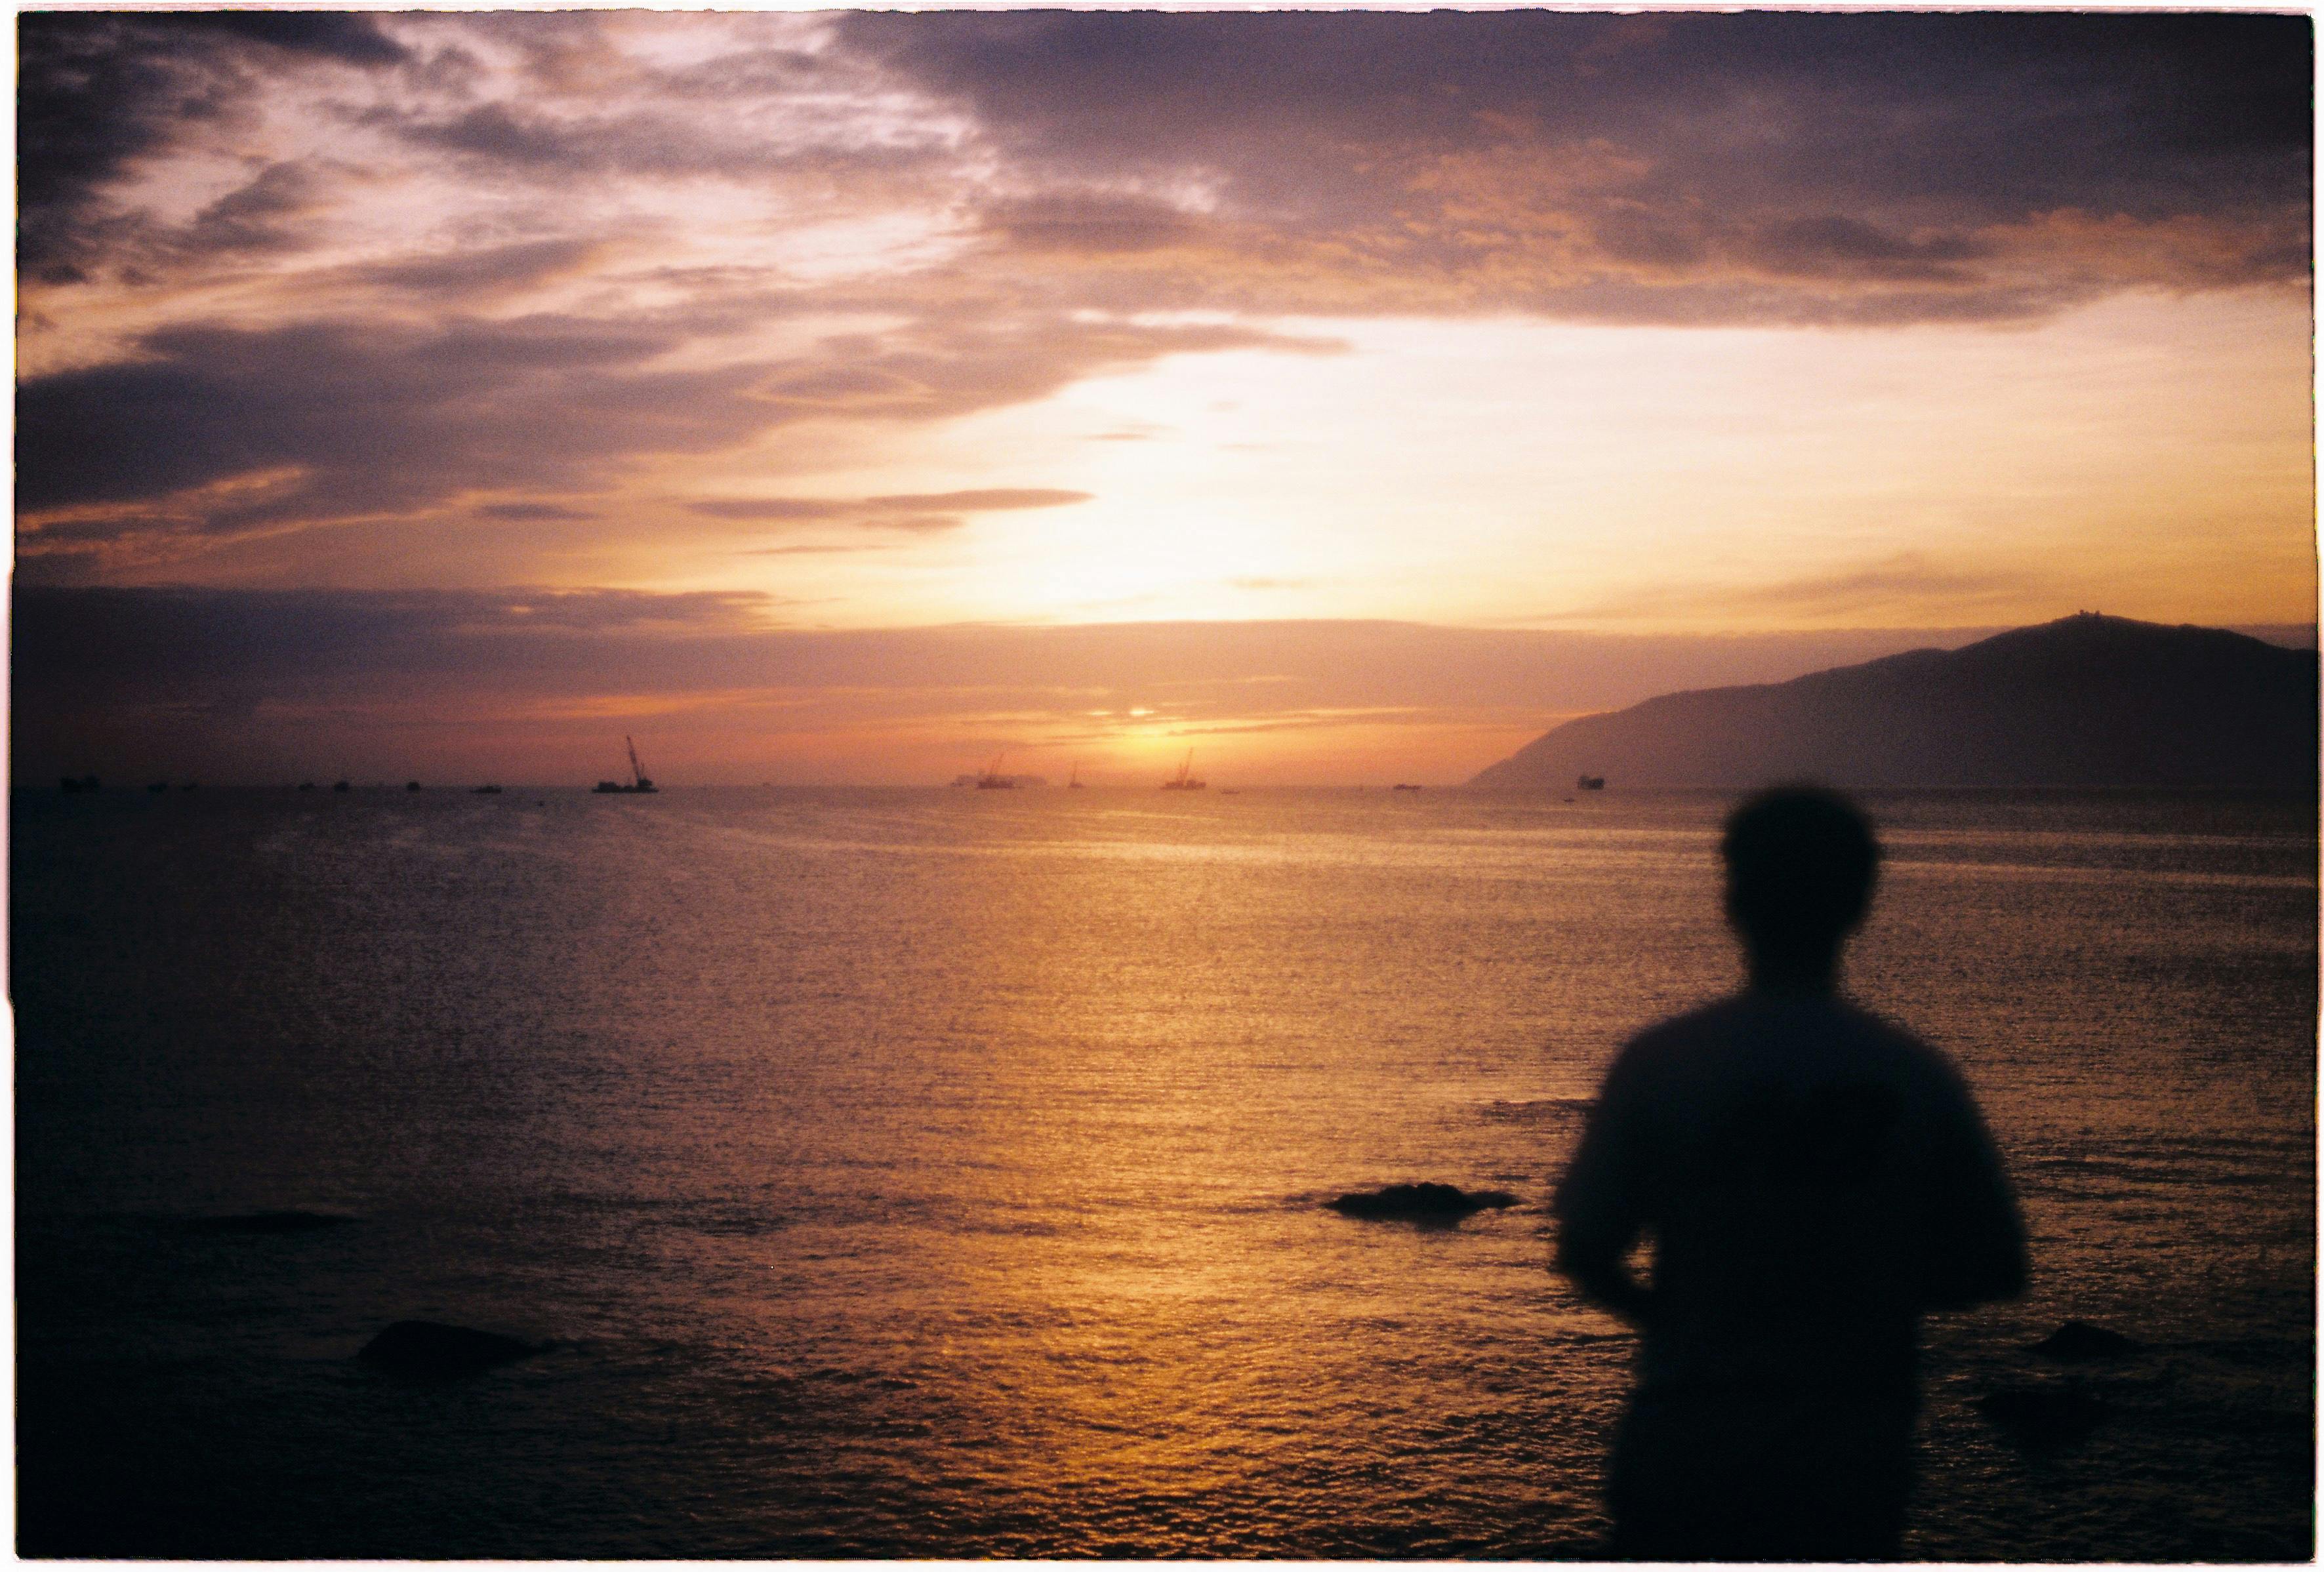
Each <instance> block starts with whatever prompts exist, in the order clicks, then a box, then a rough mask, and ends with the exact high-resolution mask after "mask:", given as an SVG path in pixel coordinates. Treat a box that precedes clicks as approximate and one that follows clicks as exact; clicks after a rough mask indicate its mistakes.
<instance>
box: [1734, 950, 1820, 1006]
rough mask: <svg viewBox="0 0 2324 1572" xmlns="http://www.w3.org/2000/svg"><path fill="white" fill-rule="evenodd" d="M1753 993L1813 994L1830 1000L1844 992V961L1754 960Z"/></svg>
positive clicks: (1751, 970)
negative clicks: (1842, 967) (1842, 968)
mask: <svg viewBox="0 0 2324 1572" xmlns="http://www.w3.org/2000/svg"><path fill="white" fill-rule="evenodd" d="M1747 970H1748V978H1749V983H1750V988H1751V991H1752V992H1753V993H1782V994H1811V995H1814V996H1816V997H1831V995H1833V994H1836V993H1838V992H1839V991H1840V957H1838V956H1836V955H1835V956H1833V957H1831V959H1830V960H1815V961H1790V960H1786V961H1770V960H1766V959H1764V958H1754V959H1753V960H1752V961H1750V962H1749V965H1748V969H1747Z"/></svg>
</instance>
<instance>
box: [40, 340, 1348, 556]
mask: <svg viewBox="0 0 2324 1572" xmlns="http://www.w3.org/2000/svg"><path fill="white" fill-rule="evenodd" d="M687 342H688V336H687V330H686V327H685V326H684V325H683V324H682V323H672V324H665V325H657V324H655V323H653V322H651V321H644V322H602V321H597V320H594V319H589V318H583V317H562V316H549V315H539V316H533V317H518V318H512V319H503V320H491V321H485V320H466V319H463V320H455V321H454V322H453V323H451V324H450V325H447V326H444V327H441V328H438V329H420V328H411V327H406V326H381V325H369V324H364V323H360V322H349V321H322V322H305V323H298V324H294V325H291V326H283V327H280V328H272V329H263V330H251V329H242V328H228V327H223V326H185V327H175V328H170V329H166V330H163V331H161V332H157V333H153V334H151V335H148V336H146V337H144V338H143V340H141V341H140V342H139V345H138V346H137V347H138V350H139V354H138V355H137V357H136V358H135V359H133V360H127V361H121V362H115V363H110V364H104V365H97V366H92V367H87V368H82V369H77V370H73V371H69V372H57V373H54V374H51V375H49V376H44V377H35V378H32V379H28V380H26V381H24V382H21V383H19V385H18V389H17V426H16V458H17V505H18V507H19V509H20V510H22V516H21V517H20V520H19V538H18V550H19V553H20V556H23V557H25V558H27V559H28V565H32V564H36V563H37V559H39V558H40V557H42V556H43V555H53V554H58V553H64V554H74V553H81V552H87V551H90V550H97V549H102V548H105V547H109V546H115V545H124V544H125V545H129V546H133V547H134V546H139V545H143V546H148V547H150V546H153V545H155V544H167V543H168V542H170V541H171V540H183V539H184V538H189V537H202V536H208V537H212V538H217V537H225V536H232V535H236V534H241V533H246V532H249V531H253V530H257V529H272V528H277V527H281V525H283V524H285V523H288V522H298V521H308V522H311V521H317V520H326V519H335V518H347V517H354V516H358V515H364V514H370V513H377V512H383V511H396V510H415V509H419V508H422V507H427V506H431V505H434V504H437V503H440V502H443V501H447V500H450V499H452V498H454V497H456V496H457V495H459V494H461V493H463V492H471V491H492V492H506V491H510V490H517V489H523V488H528V487H530V488H541V489H549V490H553V491H556V492H572V491H574V490H576V489H580V488H585V487H586V486H588V485H590V484H593V483H607V482H609V481H610V480H611V479H613V478H614V477H615V476H616V475H617V474H618V473H619V471H620V469H621V466H622V465H623V464H627V463H631V462H633V461H637V460H640V459H642V458H647V457H651V456H655V455H673V454H693V453H705V452H709V451H714V450H716V449H721V448H725V447H730V446H733V445H735V444H736V443H739V442H741V441H742V440H743V439H745V438H746V437H751V436H753V435H756V434H758V433H761V432H763V431H765V430H768V429H770V428H771V427H777V426H779V425H782V424H785V423H787V422H792V421H798V420H805V419H810V418H818V417H829V416H835V415H836V416H844V417H849V418H894V419H906V420H911V419H931V418H940V417H944V416H948V415H956V414H964V413H967V412H970V411H973V410H975V409H985V408H990V407H992V406H994V405H997V404H1005V403H1011V402H1016V401H1019V400H1025V399H1029V398H1035V397H1038V396H1040V395H1041V394H1043V393H1046V392H1048V391H1054V390H1055V389H1056V388H1058V387H1061V386H1063V385H1064V384H1065V383H1066V382H1070V381H1072V380H1073V379H1074V378H1075V377H1078V376H1083V375H1086V374H1089V373H1090V372H1092V371H1093V370H1097V369H1101V368H1112V367H1122V366H1130V365H1136V364H1139V363H1144V362H1147V361H1150V360H1152V359H1155V358H1157V357H1158V356H1161V355H1166V354H1179V353H1185V352H1190V351H1203V350H1212V349H1219V348H1231V347H1278V348H1285V349H1288V350H1292V351H1296V352H1303V353H1327V352H1329V351H1331V350H1332V349H1333V348H1334V347H1335V346H1334V345H1332V344H1331V343H1330V342H1328V341H1320V340H1314V339H1303V338H1286V337H1282V336H1276V335H1269V334H1265V333H1259V332H1254V331H1251V330H1248V329H1242V328H1236V327H1225V326H1217V327H1213V326H1186V327H1171V326H1153V327H1138V326H1127V325H1119V324H1093V323H1082V322H1073V321H1056V320H1051V321H1046V322H1045V321H1038V320H1026V319H1021V318H1020V319H1017V320H1014V321H1012V322H1010V323H1009V324H1007V325H1005V326H997V325H994V324H991V323H988V322H976V323H971V324H967V325H962V326H935V327H929V328H924V329H921V330H918V331H905V332H902V333H900V334H899V336H894V337H891V338H885V339H879V340H871V339H864V338H862V337H860V336H850V337H848V338H846V339H844V340H841V341H838V342H835V343H834V344H831V345H825V347H824V348H823V349H821V350H819V351H816V352H813V353H810V354H808V355H807V356H806V357H804V358H801V359H795V360H792V361H788V362H783V363H746V364H740V365H728V366H719V367H715V368H709V369H693V370H669V369H661V368H660V367H659V365H658V363H659V361H660V360H661V359H662V357H664V356H665V355H667V354H669V353H670V352H671V351H673V350H675V349H678V348H679V347H680V346H682V345H685V344H686V343H687ZM1064 500H1066V496H1065V494H1061V493H1052V492H1021V491H983V492H950V493H936V494H934V495H932V496H931V497H929V498H927V499H925V500H923V499H916V498H912V497H887V498H874V499H870V500H869V501H870V503H871V504H877V505H878V507H879V508H880V509H881V510H883V512H884V517H883V518H882V519H881V522H882V523H883V525H884V526H885V527H887V528H890V529H900V530H921V531H927V530H933V529H946V528H949V527H951V525H952V524H953V523H954V521H955V519H956V515H957V514H958V513H959V512H961V511H963V510H976V509H978V508H990V507H999V506H1016V507H1026V506H1039V505H1054V504H1055V503H1056V502H1061V501H1064ZM1072 500H1078V494H1073V496H1072ZM779 505H780V503H779V500H778V507H779ZM745 506H746V508H752V509H755V508H763V507H764V506H765V504H764V503H759V502H752V503H747V504H745ZM931 509H933V510H934V511H931ZM701 511H705V512H707V513H710V514H712V515H713V516H717V515H718V513H719V510H718V509H716V508H708V509H704V510H701ZM726 516H729V517H732V516H733V515H732V513H731V512H730V513H728V514H727V515H726ZM759 516H761V517H763V516H764V515H763V514H761V515H759ZM503 517H506V515H503ZM36 571H37V570H36Z"/></svg>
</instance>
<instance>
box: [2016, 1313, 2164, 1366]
mask: <svg viewBox="0 0 2324 1572" xmlns="http://www.w3.org/2000/svg"><path fill="white" fill-rule="evenodd" d="M2033 1352H2035V1353H2036V1354H2039V1355H2041V1356H2043V1358H2045V1359H2063V1360H2068V1361H2070V1362H2079V1361H2081V1360H2085V1359H2120V1358H2124V1357H2126V1356H2128V1355H2132V1354H2135V1353H2136V1352H2138V1344H2137V1342H2136V1341H2135V1340H2134V1339H2132V1338H2126V1337H2124V1336H2123V1335H2122V1334H2121V1333H2120V1332H2110V1331H2108V1330H2107V1328H2104V1327H2100V1326H2093V1325H2092V1324H2091V1323H2089V1321H2068V1322H2067V1323H2066V1324H2065V1325H2064V1326H2061V1327H2060V1328H2058V1329H2057V1330H2056V1331H2054V1332H2052V1333H2051V1334H2050V1335H2049V1336H2048V1337H2046V1338H2043V1339H2042V1340H2041V1341H2040V1342H2038V1343H2036V1344H2034V1345H2033Z"/></svg>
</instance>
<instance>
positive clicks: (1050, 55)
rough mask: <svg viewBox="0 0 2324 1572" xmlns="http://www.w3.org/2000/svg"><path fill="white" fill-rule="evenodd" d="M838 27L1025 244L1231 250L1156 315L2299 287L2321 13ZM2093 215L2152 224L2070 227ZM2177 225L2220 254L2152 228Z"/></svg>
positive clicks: (1666, 314)
mask: <svg viewBox="0 0 2324 1572" xmlns="http://www.w3.org/2000/svg"><path fill="white" fill-rule="evenodd" d="M842 28H843V32H844V37H845V38H846V39H847V40H848V41H849V42H850V43H851V45H852V46H853V47H854V48H856V49H858V50H860V51H863V52H864V53H866V54H868V55H871V56H872V57H874V58H877V59H879V60H881V61H882V62H883V63H885V64H886V65H887V66H889V67H890V69H894V70H896V71H898V72H899V73H900V74H903V75H905V76H907V77H909V78H913V79H915V80H918V81H919V82H920V83H922V84H923V85H924V86H925V87H927V88H928V89H929V90H930V91H932V92H935V93H936V94H938V95H940V96H942V97H947V98H949V99H951V100H953V101H954V102H956V103H959V104H961V105H963V106H965V107H966V109H967V110H968V111H969V112H970V113H971V114H973V116H974V117H975V118H976V120H977V122H978V124H980V125H981V126H982V128H983V130H984V132H985V133H986V134H987V135H988V136H990V137H991V138H992V139H993V141H994V142H996V143H998V144H999V145H1000V146H1001V148H1003V149H1005V150H1006V151H1007V153H1008V155H1009V156H1010V159H1011V160H1012V161H1013V162H1014V164H1015V166H1016V167H1017V168H1018V169H1019V170H1020V172H1021V178H1022V179H1040V180H1045V181H1046V182H1047V184H1048V186H1049V187H1050V191H1049V192H1048V193H1047V194H1036V195H1033V196H1030V197H1026V196H1013V197H1010V198H1004V199H1002V200H1001V201H999V202H997V203H995V204H994V205H993V206H992V207H991V208H990V210H989V211H988V214H987V216H986V224H987V227H988V229H989V230H990V231H991V233H992V234H994V235H995V236H996V237H997V238H998V239H999V240H1000V241H1001V243H1002V244H1005V245H1007V246H1009V247H1010V248H1013V249H1014V250H1016V251H1018V252H1019V253H1023V254H1025V255H1026V256H1027V257H1028V259H1029V258H1033V257H1037V256H1040V255H1045V254H1054V253H1058V252H1060V251H1074V252H1082V253H1107V252H1115V253H1119V252H1133V253H1134V252H1144V251H1150V250H1154V249H1157V248H1161V247H1165V246H1171V245H1177V246H1187V245H1194V246H1196V247H1200V248H1204V249H1207V250H1208V252H1209V253H1211V254H1210V255H1209V256H1207V257H1205V258H1203V259H1202V261H1201V262H1198V263H1194V264H1190V265H1187V266H1185V267H1182V268H1177V269H1167V268H1157V269H1156V270H1154V271H1152V272H1151V273H1150V274H1148V275H1145V276H1141V277H1140V278H1139V280H1138V281H1137V283H1138V288H1139V289H1140V290H1144V291H1145V292H1146V293H1147V294H1148V297H1149V298H1151V299H1160V298H1175V299H1178V300H1181V301H1184V302H1188V303H1203V304H1214V305H1231V304H1235V303H1237V302H1238V301H1240V302H1242V303H1247V304H1250V305H1252V306H1254V307H1259V308H1266V307H1273V308H1280V309H1299V308H1301V307H1300V304H1299V302H1300V300H1301V299H1302V298H1303V297H1304V298H1305V299H1310V300H1315V301H1323V302H1328V303H1333V304H1337V305H1341V306H1343V307H1352V308H1364V307H1365V306H1367V305H1368V304H1369V308H1374V309H1390V310H1392V309H1398V308H1427V307H1428V304H1429V303H1430V302H1432V301H1433V302H1434V308H1438V309H1458V308H1463V307H1464V306H1465V307H1468V308H1527V309H1542V310H1549V311H1554V312H1561V313H1570V314H1573V315H1579V316H1582V317H1595V318H1600V319H1606V318H1612V319H1622V318H1628V319H1634V320H1654V321H1670V320H1675V321H1699V320H1712V319H1720V318H1722V317H1724V318H1727V319H1738V320H1755V319H1760V320H1777V321H1799V320H1816V319H1826V320H1834V321H1849V320H1854V321H1888V320H1911V319H1915V318H1935V319H1941V320H1945V319H1961V318H1975V317H1994V318H1999V317H2017V316H2024V315H2028V314H2032V313H2035V312H2040V311H2044V310H2049V309H2054V308H2056V307H2058V306H2060V305H2062V304H2066V303H2070V302H2071V301H2072V300H2075V299H2086V298H2089V296H2090V295H2092V294H2094V293H2098V292H2101V291H2103V290H2106V289H2108V288H2119V287H2123V286H2124V285H2126V284H2135V283H2142V282H2144V283H2159V284H2163V285H2166V286H2171V287H2211V286H2216V285H2220V284H2232V283H2238V282H2259V281H2280V280H2297V279H2299V278H2300V277H2301V276H2302V275H2303V274H2304V271H2305V268H2306V251H2307V245H2306V234H2307V219H2306V212H2307V193H2308V188H2309V173H2308V171H2309V155H2310V118H2309V108H2308V83H2309V76H2310V69H2309V61H2310V26H2309V23H2308V22H2307V21H2306V19H2304V18H2301V17H2271V16H2258V15H2207V16H2162V15H2116V16H2099V15H2073V14H2048V15H2036V14H2017V15H2007V14H2002V15H1996V14H1859V15H1833V14H1728V15H1721V14H1682V15H1661V16H1648V17H1609V16H1583V15H1572V14H1557V13H1549V12H1523V11H1520V12H1500V13H1483V14H1443V13H1436V14H1351V13H1330V14H1263V15H1233V16H1219V15H1201V14H1157V13H1138V14H1130V13H1086V12H1064V11H1058V12H1044V13H1033V14H1019V13H1010V14H991V13H966V12H956V13H947V14H935V15H909V16H907V15H899V14H850V15H848V16H846V17H845V18H844V21H843V23H842ZM1189 180H1194V181H1197V182H1199V183H1203V184H1206V185H1208V186H1209V187H1210V188H1212V191H1213V198H1212V200H1211V201H1210V202H1209V203H1208V204H1206V205H1205V206H1204V207H1203V211H1201V212H1199V213H1196V212H1193V211H1183V212H1174V211H1173V210H1172V209H1171V208H1170V207H1168V206H1167V205H1166V204H1160V203H1157V200H1156V199H1155V198H1154V197H1153V196H1152V195H1151V193H1152V192H1154V191H1157V190H1160V189H1167V188H1170V187H1171V186H1172V185H1173V184H1174V183H1176V184H1179V185H1183V184H1185V183H1186V182H1187V181H1189ZM1125 186H1126V187H1129V188H1134V190H1138V189H1142V191H1143V192H1144V193H1146V194H1130V195H1125V194H1123V192H1122V190H1121V189H1120V188H1124V187H1125ZM1109 187H1111V188H1116V189H1115V191H1114V194H1112V195H1111V196H1107V195H1103V194H1102V193H1103V192H1104V190H1105V189H1106V188H1109ZM1059 192H1063V193H1065V194H1063V195H1060V194H1057V193H1059ZM1076 193H1079V194H1076ZM1093 193H1097V194H1093ZM2069 213H2070V214H2077V215H2082V216H2086V217H2087V218H2088V219H2090V220H2092V221H2097V220H2108V219H2115V220H2127V221H2129V224H2130V225H2131V226H2132V227H2130V228H2124V227H2121V226H2117V227H2116V228H2115V229H2113V230H2111V231H2108V230H2104V229H2101V228H2099V227H2097V226H2096V225H2095V224H2094V223H2093V224H2086V225H2083V226H2081V227H2080V228H2074V227H2071V226H2067V227H2062V228H2061V227H2059V226H2057V225H2055V223H2054V220H2055V218H2056V216H2058V215H2061V214H2069ZM2188 221H2193V222H2197V223H2199V224H2203V225H2209V226H2210V228H2211V233H2210V234H2209V236H2208V243H2207V244H2204V245H2203V246H2200V247H2189V246H2186V245H2183V244H2172V236H2171V235H2169V234H2163V233H2157V232H2153V229H2152V227H2151V226H2159V225H2172V224H2174V223H2179V224H2183V223H2185V222H2188ZM2139 226H2149V227H2145V228H2142V227H2139ZM1319 274H1326V275H1328V276H1327V277H1319V276H1318V275H1319ZM1106 277H1107V279H1108V280H1111V281H1114V282H1119V281H1120V278H1121V274H1120V272H1119V271H1118V270H1117V271H1111V272H1109V273H1108V274H1107V275H1106ZM1367 284H1369V286H1370V289H1369V292H1367V290H1365V289H1363V288H1361V287H1360V286H1363V285H1367ZM1174 286H1175V287H1174Z"/></svg>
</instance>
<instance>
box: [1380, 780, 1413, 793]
mask: <svg viewBox="0 0 2324 1572" xmlns="http://www.w3.org/2000/svg"><path fill="white" fill-rule="evenodd" d="M1419 789H1420V788H1419V787H1418V786H1407V785H1406V784H1405V783H1404V782H1403V781H1398V782H1397V783H1396V784H1395V785H1394V786H1390V787H1388V790H1390V791H1392V792H1416V791H1418V790H1419Z"/></svg>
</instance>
